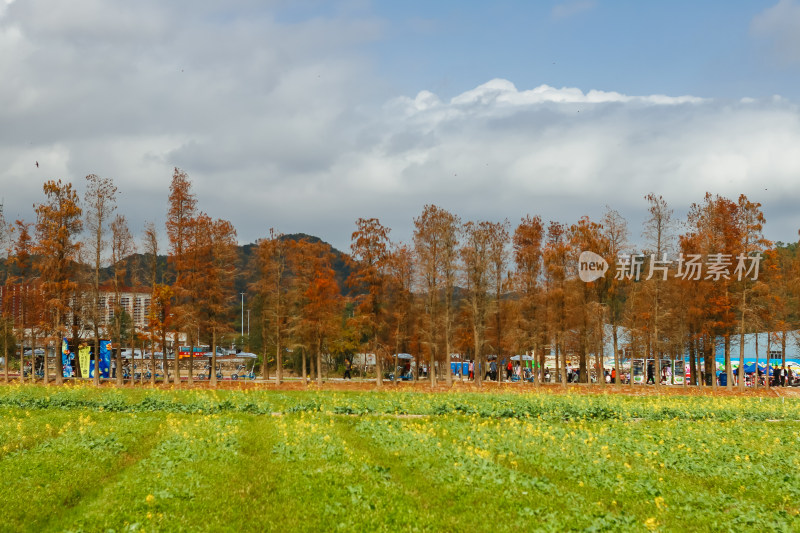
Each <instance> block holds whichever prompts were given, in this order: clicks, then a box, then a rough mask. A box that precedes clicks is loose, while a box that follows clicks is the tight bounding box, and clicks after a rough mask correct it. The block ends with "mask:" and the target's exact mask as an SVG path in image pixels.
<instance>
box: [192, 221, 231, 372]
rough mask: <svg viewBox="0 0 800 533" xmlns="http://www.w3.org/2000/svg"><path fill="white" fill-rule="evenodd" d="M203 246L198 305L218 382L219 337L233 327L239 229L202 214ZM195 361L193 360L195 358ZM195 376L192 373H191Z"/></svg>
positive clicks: (200, 223) (197, 267)
mask: <svg viewBox="0 0 800 533" xmlns="http://www.w3.org/2000/svg"><path fill="white" fill-rule="evenodd" d="M196 231H197V232H198V235H199V237H201V238H202V237H203V236H204V237H205V239H204V240H201V242H202V247H201V249H200V250H198V254H197V255H198V258H199V264H198V265H196V266H195V268H196V269H197V272H198V280H197V288H198V289H199V291H198V292H199V297H198V299H197V305H198V306H199V311H200V313H201V318H200V325H201V326H202V327H203V328H204V329H205V330H210V331H211V369H212V371H211V374H210V380H211V385H216V383H217V373H216V372H215V371H213V369H215V368H216V367H217V339H218V338H219V337H218V335H219V334H220V333H221V332H225V331H227V330H228V329H229V326H228V318H229V311H230V304H231V302H232V300H233V294H234V291H233V280H234V277H235V274H236V272H235V270H236V269H235V263H236V259H237V257H236V230H235V229H234V228H233V224H231V223H230V222H229V221H227V220H221V219H217V220H210V219H208V218H207V217H199V218H198V224H197V227H196ZM192 361H193V359H192ZM190 375H191V373H190Z"/></svg>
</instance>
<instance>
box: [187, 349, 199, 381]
mask: <svg viewBox="0 0 800 533" xmlns="http://www.w3.org/2000/svg"><path fill="white" fill-rule="evenodd" d="M198 343H199V341H198ZM189 344H190V345H191V346H190V347H189V381H188V384H189V387H192V386H193V385H194V378H193V376H192V370H193V367H194V337H192V342H190V343H189Z"/></svg>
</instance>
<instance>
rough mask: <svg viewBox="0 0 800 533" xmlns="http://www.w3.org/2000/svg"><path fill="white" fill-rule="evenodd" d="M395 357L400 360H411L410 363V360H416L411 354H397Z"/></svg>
mask: <svg viewBox="0 0 800 533" xmlns="http://www.w3.org/2000/svg"><path fill="white" fill-rule="evenodd" d="M395 356H396V357H397V358H398V359H407V360H409V361H410V360H412V359H414V356H413V355H411V354H410V353H398V354H395Z"/></svg>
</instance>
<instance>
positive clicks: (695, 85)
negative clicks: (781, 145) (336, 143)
mask: <svg viewBox="0 0 800 533" xmlns="http://www.w3.org/2000/svg"><path fill="white" fill-rule="evenodd" d="M773 5H775V2H757V1H730V2H687V1H672V2H637V1H626V2H623V1H616V2H609V1H605V2H604V1H602V0H597V1H590V0H589V1H587V0H583V1H581V0H578V1H574V2H522V1H517V2H509V1H501V2H445V1H440V2H419V1H410V2H380V3H376V4H375V5H374V6H373V7H372V9H371V10H367V11H368V12H370V11H371V12H372V13H374V14H375V15H376V16H378V17H380V18H381V19H383V20H385V21H386V22H385V23H386V27H387V30H386V32H385V37H384V38H383V39H381V40H380V41H379V42H378V43H376V46H375V51H376V54H375V55H376V62H377V64H378V65H379V68H380V70H381V72H382V74H383V75H384V76H386V77H387V78H390V79H392V81H393V85H394V86H395V87H397V88H398V89H399V91H400V92H403V93H407V92H416V91H419V90H422V89H429V90H433V91H434V92H437V93H439V94H441V95H443V96H453V95H455V94H457V93H460V92H462V91H465V90H468V89H470V88H472V87H475V86H477V85H480V84H481V83H483V82H485V81H486V80H487V79H491V78H496V77H499V78H506V79H509V80H512V81H513V82H514V83H515V84H516V85H517V86H519V87H535V86H537V85H540V84H542V83H546V84H548V85H552V86H556V87H561V86H567V87H582V88H595V89H602V90H606V91H619V92H624V93H627V94H657V93H664V94H671V95H681V94H693V95H696V96H704V97H716V98H733V99H739V98H741V97H745V96H750V97H765V96H772V95H773V94H781V95H783V96H786V97H794V96H796V95H797V82H798V81H800V80H798V72H797V68H796V65H794V66H789V67H787V66H786V65H781V64H780V63H779V62H778V61H776V60H775V59H774V58H773V57H771V55H770V54H769V51H768V50H765V49H764V47H765V45H766V44H767V42H768V39H765V38H764V36H760V35H754V34H753V31H752V30H751V24H752V22H753V19H754V18H755V17H756V16H757V15H759V14H760V13H762V12H763V11H765V10H766V9H768V8H770V7H772V6H773Z"/></svg>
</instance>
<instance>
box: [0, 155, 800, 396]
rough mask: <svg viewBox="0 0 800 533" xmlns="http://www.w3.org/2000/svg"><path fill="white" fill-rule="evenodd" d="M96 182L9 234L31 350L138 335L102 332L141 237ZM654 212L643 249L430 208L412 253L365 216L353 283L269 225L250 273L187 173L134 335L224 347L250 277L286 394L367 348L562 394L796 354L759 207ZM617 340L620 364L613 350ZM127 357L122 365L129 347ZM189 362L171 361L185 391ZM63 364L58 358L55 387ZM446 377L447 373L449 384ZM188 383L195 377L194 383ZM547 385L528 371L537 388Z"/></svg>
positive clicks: (57, 196)
mask: <svg viewBox="0 0 800 533" xmlns="http://www.w3.org/2000/svg"><path fill="white" fill-rule="evenodd" d="M86 181H87V188H86V194H85V196H84V200H83V202H80V201H79V198H78V195H77V193H76V192H75V190H74V188H73V186H72V184H70V183H62V182H60V181H49V182H47V183H45V185H44V194H45V201H43V202H42V203H41V204H37V205H36V206H34V207H35V209H36V214H37V220H36V223H35V226H34V225H32V224H28V223H26V222H24V221H19V220H18V221H16V222H15V223H14V224H12V225H10V226H9V228H8V231H5V228H4V231H3V232H2V235H3V236H5V237H7V243H6V248H7V250H8V261H7V264H8V267H7V269H6V279H5V284H6V286H7V287H10V286H17V287H19V286H24V287H28V288H33V289H32V290H24V291H22V292H21V296H20V298H21V300H20V301H21V302H22V307H21V309H22V310H21V311H20V310H17V312H16V314H14V315H13V316H12V314H11V313H10V310H9V309H8V305H9V303H10V299H9V298H4V301H3V316H4V321H3V324H4V326H3V327H4V331H7V330H8V329H11V330H12V331H16V332H17V337H18V338H20V337H21V336H22V335H23V334H27V335H29V336H30V337H32V338H31V339H29V340H27V341H25V344H26V345H28V346H35V345H37V340H36V338H35V337H36V336H37V335H38V336H39V337H40V338H49V339H59V338H61V336H63V335H66V334H68V332H69V331H70V329H72V338H74V339H77V338H78V337H79V336H80V332H79V331H78V328H79V325H82V327H83V328H84V329H85V328H87V327H88V328H89V329H91V330H92V337H93V338H92V342H93V343H94V344H95V346H96V345H97V342H98V339H99V337H100V335H101V334H102V332H105V333H106V334H108V333H109V332H110V333H111V336H112V340H113V343H114V344H115V345H116V346H119V345H121V344H122V343H123V341H124V342H131V340H130V339H132V338H133V337H131V336H130V335H128V337H126V336H125V335H126V334H125V332H124V331H123V330H125V329H126V328H125V327H124V324H123V323H122V322H123V320H124V317H125V313H124V312H122V310H121V309H116V310H115V312H114V313H113V316H114V322H113V323H111V324H106V323H104V321H103V320H104V319H103V318H102V317H101V315H100V314H98V310H99V309H100V306H98V304H97V303H98V300H99V294H100V289H101V287H100V269H101V265H102V264H105V261H107V260H108V262H109V263H110V264H111V270H112V272H113V276H112V282H113V287H114V291H115V293H116V298H115V299H114V302H116V303H115V304H114V305H117V306H119V301H120V298H119V294H120V291H123V290H124V289H125V288H126V287H125V286H124V285H125V284H124V281H123V280H125V279H126V276H127V275H128V274H129V273H128V272H126V265H128V262H126V261H125V259H126V258H128V257H129V256H130V255H131V254H132V253H133V252H134V251H135V249H136V247H135V246H134V240H133V237H132V235H131V232H130V230H129V228H128V225H127V222H126V220H125V218H124V216H122V215H119V214H115V211H116V201H117V189H116V187H115V186H114V184H113V182H112V181H111V180H110V179H107V178H99V177H97V176H93V175H92V176H87V178H86ZM645 202H646V205H647V207H648V213H649V216H648V219H647V221H646V222H645V224H644V227H643V231H642V232H641V237H642V240H643V243H644V244H643V246H640V247H635V246H633V245H632V244H631V242H630V241H631V239H632V237H631V235H630V232H629V230H628V227H627V223H626V221H625V220H624V218H623V217H622V216H621V215H620V214H619V213H618V212H616V211H614V210H612V209H609V208H607V209H606V212H605V214H604V216H603V218H602V219H601V220H596V221H593V220H590V219H589V218H587V217H583V218H581V219H580V220H578V221H577V222H575V223H574V224H571V225H568V224H564V223H560V222H554V221H551V222H547V223H545V222H544V221H543V220H542V219H541V218H540V217H538V216H526V217H524V218H523V219H521V220H520V221H519V222H518V223H517V225H516V226H514V227H512V225H511V224H510V223H509V222H508V221H502V222H491V221H466V222H464V221H462V220H461V219H460V218H459V217H458V216H457V215H455V214H453V213H450V212H448V211H447V210H445V209H442V208H440V207H437V206H434V205H428V206H425V208H424V209H423V211H422V213H421V214H420V215H419V216H417V217H416V218H414V232H413V240H412V242H410V243H396V242H392V240H391V238H390V229H389V228H387V227H385V226H383V225H382V224H381V223H380V221H379V220H377V219H374V218H373V219H358V220H357V221H356V226H355V231H354V232H353V234H352V242H351V246H350V254H349V259H348V261H349V275H348V277H347V278H346V280H343V281H341V277H340V276H337V271H336V270H335V269H334V261H335V257H336V255H335V254H336V253H338V252H336V251H335V250H333V249H332V248H331V247H330V246H329V245H327V244H325V243H323V242H319V241H315V240H313V239H306V238H290V237H288V236H285V235H282V234H280V233H278V232H276V231H274V230H270V233H269V235H268V236H267V237H265V238H263V239H261V240H259V241H258V243H257V246H256V253H255V254H254V255H253V257H252V258H251V262H250V263H249V264H243V265H242V264H240V263H239V260H240V256H239V248H238V246H237V243H236V232H235V230H234V228H233V226H232V225H231V224H230V222H228V221H225V220H214V219H212V218H210V217H209V216H208V215H206V214H205V213H203V212H201V211H199V210H198V209H197V199H196V197H195V195H194V193H193V192H192V188H191V181H190V180H189V178H188V176H187V175H186V174H185V173H184V172H182V171H181V170H179V169H175V171H174V174H173V177H172V182H171V185H170V189H169V200H168V212H167V222H166V227H165V229H166V236H167V241H168V243H169V249H168V250H167V254H166V255H167V268H168V272H167V275H166V276H164V275H163V273H162V272H160V270H159V265H158V255H159V248H158V246H159V237H158V233H157V230H156V228H155V226H154V225H153V224H147V225H146V227H145V228H144V236H143V238H142V246H143V250H142V251H143V256H144V257H145V258H146V260H147V264H146V267H145V269H144V270H145V272H143V273H139V275H140V277H141V278H142V279H143V284H144V285H146V286H147V287H148V290H149V291H151V294H152V297H151V306H150V310H149V314H148V326H147V328H146V332H143V333H145V335H144V336H143V337H139V338H146V339H147V342H149V343H150V344H151V345H152V346H153V348H160V349H161V351H162V353H163V354H164V360H163V363H164V368H165V369H166V368H167V364H168V361H167V359H166V350H164V349H163V347H164V346H165V345H166V344H167V343H166V340H167V335H168V334H173V333H182V334H183V336H184V337H185V338H186V339H187V344H191V345H192V346H196V345H201V344H202V345H205V344H208V345H211V346H216V345H217V344H218V341H219V338H220V335H222V334H225V333H228V332H230V331H231V329H232V324H233V323H235V316H236V309H237V305H236V304H237V298H236V297H237V296H238V293H237V292H236V289H235V288H234V287H235V285H234V283H235V280H236V279H237V277H239V278H240V280H241V281H244V280H247V283H248V285H247V289H246V290H247V292H248V300H249V301H250V302H253V306H252V307H253V309H252V310H253V311H254V314H253V321H254V323H255V324H256V328H254V330H255V334H254V335H253V336H252V338H251V345H252V347H253V349H255V350H257V351H258V352H259V355H260V356H261V372H262V374H263V376H264V377H269V376H270V374H271V373H272V371H273V369H274V376H275V378H276V379H277V380H278V381H280V380H281V379H282V378H283V371H284V369H285V368H286V366H287V361H286V360H285V358H286V357H288V356H291V357H292V358H293V359H298V358H299V359H300V361H299V362H300V372H301V373H302V375H303V377H304V379H305V378H306V376H307V372H308V369H309V368H310V369H311V371H312V372H313V374H314V375H315V377H316V379H317V380H319V381H321V380H322V379H323V375H324V372H323V362H325V363H326V364H325V365H324V366H325V367H326V368H330V367H331V366H334V365H335V364H336V363H337V362H341V361H342V360H343V359H344V358H352V357H353V355H354V354H356V353H370V354H375V356H376V374H377V383H378V384H380V383H381V381H382V376H383V374H384V370H389V369H391V370H394V369H395V368H396V367H397V364H398V360H397V354H398V353H402V352H408V353H412V354H413V355H414V356H415V357H416V359H417V361H419V362H421V361H423V360H424V361H425V362H426V363H427V366H428V368H429V377H430V380H431V383H432V384H435V383H436V380H437V379H442V378H443V379H444V380H446V381H447V383H448V384H449V383H450V381H451V379H452V376H451V373H450V372H449V368H450V360H451V356H452V354H453V353H458V354H460V355H461V356H462V357H463V358H465V359H471V360H474V361H475V362H476V369H477V368H481V369H483V372H479V371H477V370H476V373H475V377H476V381H477V382H478V383H480V381H481V378H482V374H483V373H485V369H486V365H487V357H488V356H493V357H497V358H498V360H503V359H504V358H508V356H510V355H513V354H528V355H530V356H532V357H533V358H534V360H535V363H536V364H535V367H537V368H538V369H542V368H544V367H545V366H546V365H550V364H554V366H555V368H553V369H552V370H553V371H554V372H555V373H556V375H560V376H561V380H562V382H566V366H567V363H570V364H575V362H577V364H578V366H579V369H580V374H579V375H580V377H581V380H583V381H586V380H587V379H588V376H589V374H590V372H589V371H590V370H591V369H592V368H595V369H599V368H602V366H600V365H602V359H604V358H606V357H610V356H613V357H614V360H615V365H616V367H617V372H616V375H617V376H618V377H619V376H620V375H621V372H620V365H621V356H622V355H624V356H625V357H626V358H628V357H631V356H633V357H641V358H652V359H655V361H656V364H659V361H660V359H661V358H662V357H664V358H683V357H684V356H687V355H688V359H689V362H690V364H691V369H692V380H693V382H699V380H700V370H701V368H705V369H709V372H710V369H711V368H713V365H714V356H715V351H716V347H717V344H718V343H721V344H722V345H723V346H724V353H725V354H726V371H727V372H728V373H729V374H730V372H731V364H730V353H731V346H733V345H736V344H737V343H739V344H743V339H744V335H745V334H746V333H751V332H765V331H768V332H771V334H770V335H768V336H765V338H764V341H765V344H767V346H765V348H766V349H765V350H764V353H766V351H767V350H769V349H770V345H772V344H773V343H774V344H775V345H777V346H778V347H779V348H780V350H781V351H782V353H784V354H785V350H786V344H787V342H789V340H790V339H791V336H792V335H793V333H792V332H793V331H794V330H795V329H796V323H797V315H796V310H797V306H796V304H797V301H798V299H797V296H798V294H797V293H798V290H800V287H798V279H799V276H798V268H799V267H800V266H799V265H798V257H797V253H796V246H795V245H790V246H783V245H780V246H777V247H776V246H773V245H772V243H769V242H768V241H766V240H765V239H764V237H763V224H764V217H763V214H762V212H761V210H760V205H759V204H757V203H753V202H751V201H749V200H748V199H747V198H746V197H744V196H741V197H740V198H738V199H737V200H731V199H728V198H723V197H719V196H714V195H710V194H708V195H706V196H705V198H703V199H702V201H701V202H699V203H697V204H694V205H692V206H691V207H690V209H689V213H688V216H687V217H686V219H685V220H680V221H679V220H676V219H675V217H674V214H673V211H672V209H670V208H669V206H668V205H667V204H666V202H665V201H664V199H663V198H661V197H659V196H656V195H652V194H651V195H648V196H647V197H646V198H645ZM32 227H33V229H34V232H32V231H31V229H32ZM637 233H638V232H637ZM636 237H637V238H638V236H636ZM582 251H592V252H595V253H597V254H599V255H601V256H603V257H604V258H605V259H606V261H607V262H608V263H609V265H612V266H611V269H610V270H609V272H607V273H606V275H605V276H604V277H601V278H599V279H597V280H595V281H592V282H589V283H585V282H583V281H581V280H580V279H579V278H578V275H577V274H578V256H579V254H580V253H581V252H582ZM626 254H627V255H631V254H641V256H642V263H641V266H640V268H641V271H642V273H643V275H642V276H641V278H640V279H638V280H637V279H633V277H632V276H627V275H616V274H617V272H616V268H615V266H614V265H616V264H617V263H618V257H620V256H622V255H626ZM681 254H683V256H686V257H689V256H692V255H693V254H698V255H702V256H703V257H707V256H709V255H712V254H724V255H726V256H729V257H732V258H736V257H737V256H739V255H740V254H744V255H745V256H747V257H750V256H752V255H753V254H762V255H763V260H762V261H761V263H760V272H759V276H758V277H757V279H751V277H747V276H745V277H743V278H742V277H741V276H739V277H738V278H737V276H735V275H732V273H730V272H729V274H731V275H728V276H722V277H719V276H718V277H717V278H718V279H707V278H706V277H701V279H697V280H696V279H687V278H686V276H683V277H681V276H680V275H679V274H680V273H679V272H678V271H677V269H678V268H680V267H681V263H680V262H676V261H671V262H670V261H666V258H667V257H673V258H674V257H679V256H680V255H681ZM34 259H35V260H34ZM734 263H735V260H734ZM648 271H649V272H650V275H649V276H648V275H646V274H647V273H648ZM653 272H656V275H653ZM623 274H624V273H623ZM739 278H742V279H739ZM6 294H8V292H6ZM103 316H104V315H103ZM6 344H8V343H6ZM608 345H610V346H613V348H612V351H613V354H608V353H604V350H606V348H605V347H606V346H608ZM154 351H155V350H151V353H152V352H154ZM94 352H95V353H97V352H98V350H97V349H96V348H95V351H94ZM739 352H740V356H741V357H743V355H744V354H743V353H742V350H739ZM214 353H216V351H214ZM116 357H117V363H118V368H119V367H121V360H120V359H119V358H120V355H119V352H117V354H116ZM546 358H547V359H546ZM5 360H6V362H7V361H8V357H6V359H5ZM153 363H155V361H153ZM6 364H7V363H6ZM178 364H179V361H178V359H177V358H176V359H175V360H174V362H173V365H174V366H173V379H176V377H177V376H178V375H179V368H178ZM60 365H61V360H60V358H56V367H57V370H56V376H55V379H56V380H57V381H58V380H60V379H61V378H60V376H61V368H60ZM154 366H155V365H154ZM387 366H388V367H390V368H386V367H387ZM742 366H743V365H740V368H741V367H742ZM437 370H445V372H444V376H437V375H436V372H437ZM657 371H658V370H657ZM191 372H192V370H191V366H190V367H189V379H192V376H191ZM501 375H502V374H501ZM540 377H541V376H540V375H539V373H538V372H534V380H535V381H536V382H538V380H539V379H540ZM95 379H97V378H95ZM117 379H118V380H121V379H122V376H121V373H118V374H117ZM151 379H152V380H154V379H155V376H154V375H153V376H152V377H151ZM211 379H212V381H214V380H215V379H216V376H215V375H214V373H213V372H212V373H211ZM732 382H733V380H731V379H729V380H728V383H729V384H731V383H732ZM743 382H744V380H740V381H739V383H740V385H743ZM656 383H658V380H656ZM712 383H713V380H712Z"/></svg>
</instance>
